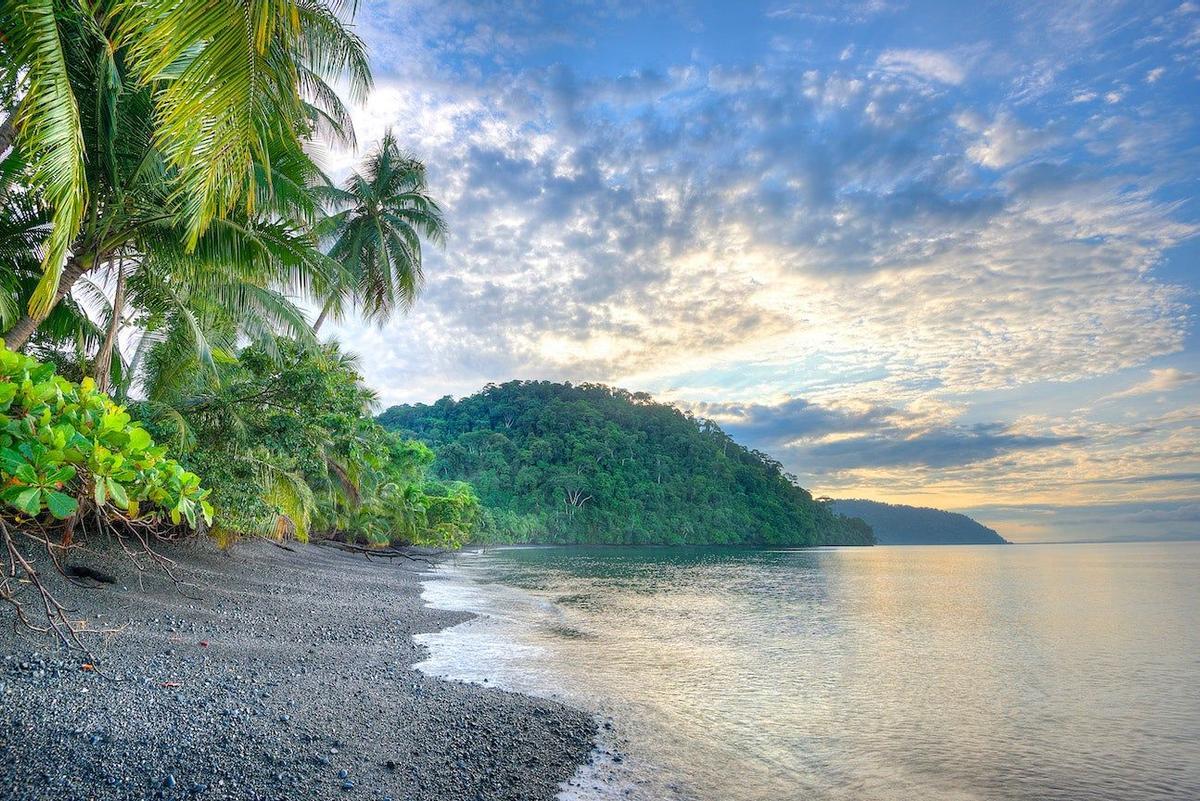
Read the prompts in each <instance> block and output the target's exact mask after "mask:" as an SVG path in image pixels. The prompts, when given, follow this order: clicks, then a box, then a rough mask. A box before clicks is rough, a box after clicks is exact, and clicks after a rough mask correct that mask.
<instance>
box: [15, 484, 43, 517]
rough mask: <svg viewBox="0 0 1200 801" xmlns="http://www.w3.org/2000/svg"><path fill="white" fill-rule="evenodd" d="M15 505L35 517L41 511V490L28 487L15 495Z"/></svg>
mask: <svg viewBox="0 0 1200 801" xmlns="http://www.w3.org/2000/svg"><path fill="white" fill-rule="evenodd" d="M15 506H16V507H17V508H18V509H20V510H21V511H22V512H24V513H25V514H27V515H29V516H30V517H37V515H38V514H40V513H41V511H42V491H41V490H40V489H38V488H37V487H30V488H29V489H27V490H25V491H24V492H22V493H21V494H20V495H18V496H17V501H16V504H15Z"/></svg>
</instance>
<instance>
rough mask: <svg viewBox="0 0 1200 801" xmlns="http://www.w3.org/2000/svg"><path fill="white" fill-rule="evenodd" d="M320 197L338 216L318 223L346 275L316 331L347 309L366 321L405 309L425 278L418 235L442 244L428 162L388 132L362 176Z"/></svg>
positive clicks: (325, 189) (323, 191)
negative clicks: (407, 152)
mask: <svg viewBox="0 0 1200 801" xmlns="http://www.w3.org/2000/svg"><path fill="white" fill-rule="evenodd" d="M318 191H319V194H320V196H321V197H322V198H323V199H324V201H325V204H326V206H327V207H328V208H329V209H332V210H333V213H332V214H331V215H330V216H329V217H327V218H325V219H324V220H322V221H321V222H320V223H319V224H318V232H319V233H320V234H321V235H322V238H323V239H324V240H326V241H328V242H330V245H329V249H328V251H327V253H328V255H329V257H330V259H332V260H333V261H334V262H335V263H337V264H339V265H341V267H342V272H341V280H339V281H336V282H334V283H333V285H331V286H330V287H328V291H327V293H326V297H325V302H324V305H323V306H322V308H321V313H320V314H319V315H318V316H317V319H316V321H315V322H314V323H313V331H314V332H316V331H320V329H321V325H322V324H323V323H324V322H325V320H326V319H327V318H328V317H330V316H331V315H332V316H333V317H334V318H335V319H337V318H338V317H340V316H341V315H342V314H343V313H344V312H345V311H346V307H347V306H353V307H357V308H358V309H359V310H360V311H361V312H362V314H363V317H365V318H366V319H367V320H370V321H374V322H379V323H382V322H383V321H385V320H387V319H388V318H389V317H390V316H391V315H392V314H394V313H395V312H396V311H397V310H403V309H407V308H408V307H409V306H410V305H411V304H412V302H413V300H414V299H415V298H416V296H417V292H418V291H419V290H420V287H421V283H422V281H423V280H424V276H423V273H422V271H421V239H422V237H424V238H425V239H427V240H428V241H430V242H433V243H435V244H441V243H442V242H443V241H444V240H445V236H446V222H445V219H444V218H443V217H442V210H441V208H440V207H439V206H438V204H437V201H435V200H434V199H433V198H432V197H430V195H429V192H428V188H427V185H426V179H425V165H424V164H422V163H421V162H420V161H418V160H417V159H415V158H412V157H410V156H406V155H404V154H403V153H402V152H401V151H400V146H399V145H398V144H397V142H396V137H395V136H394V135H393V134H392V132H391V131H390V130H389V131H388V132H387V133H385V134H384V137H383V140H382V141H381V142H380V143H379V147H378V148H377V149H376V150H375V151H374V152H373V153H372V154H371V155H370V156H369V157H368V158H367V160H366V163H365V165H364V170H363V172H362V173H359V172H355V173H353V174H352V175H351V176H350V177H349V178H348V179H347V180H346V182H345V184H344V185H343V186H342V187H341V188H337V187H332V186H325V187H320V188H319V190H318Z"/></svg>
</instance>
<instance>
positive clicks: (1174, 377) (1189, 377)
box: [1108, 367, 1200, 399]
mask: <svg viewBox="0 0 1200 801" xmlns="http://www.w3.org/2000/svg"><path fill="white" fill-rule="evenodd" d="M1197 381H1200V373H1187V372H1184V371H1183V370H1180V369H1179V368H1177V367H1164V368H1161V369H1155V370H1151V371H1150V377H1149V378H1147V379H1146V380H1144V381H1139V382H1138V383H1136V384H1134V385H1132V386H1130V387H1128V388H1127V389H1123V390H1121V391H1120V392H1115V393H1113V394H1112V395H1109V396H1108V399H1115V398H1132V397H1136V396H1138V395H1153V394H1157V393H1160V392H1173V391H1175V390H1177V389H1179V388H1181V387H1184V386H1190V385H1194V384H1196V382H1197Z"/></svg>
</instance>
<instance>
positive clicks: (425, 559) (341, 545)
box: [318, 540, 445, 565]
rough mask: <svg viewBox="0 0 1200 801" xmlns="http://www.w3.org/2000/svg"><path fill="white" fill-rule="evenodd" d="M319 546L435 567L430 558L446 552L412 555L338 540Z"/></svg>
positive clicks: (328, 541)
mask: <svg viewBox="0 0 1200 801" xmlns="http://www.w3.org/2000/svg"><path fill="white" fill-rule="evenodd" d="M318 544H320V545H324V546H326V547H327V548H337V549H338V550H339V551H346V552H347V553H357V554H362V555H363V556H365V557H367V558H368V559H370V558H371V557H372V556H379V557H383V558H384V559H407V560H409V561H410V562H420V563H422V564H426V565H434V564H436V562H435V561H434V560H433V559H430V558H429V557H437V556H441V555H442V554H443V553H445V551H435V552H434V553H431V554H427V555H420V556H419V555H416V554H411V553H409V552H408V551H404V550H400V549H398V548H365V547H363V546H362V545H352V544H350V543H348V542H338V541H337V540H321V541H320V542H319V543H318Z"/></svg>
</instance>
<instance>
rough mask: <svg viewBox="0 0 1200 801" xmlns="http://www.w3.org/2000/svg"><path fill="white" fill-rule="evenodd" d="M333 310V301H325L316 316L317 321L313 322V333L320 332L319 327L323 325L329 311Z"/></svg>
mask: <svg viewBox="0 0 1200 801" xmlns="http://www.w3.org/2000/svg"><path fill="white" fill-rule="evenodd" d="M332 308H333V299H332V298H331V299H329V300H327V301H325V305H324V306H323V307H322V308H321V313H320V314H318V315H317V319H316V320H314V321H313V333H314V334H317V333H320V331H321V326H322V325H324V324H325V318H326V317H328V316H329V310H330V309H332Z"/></svg>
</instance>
